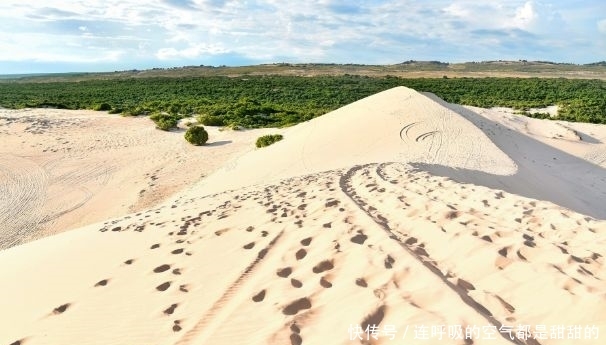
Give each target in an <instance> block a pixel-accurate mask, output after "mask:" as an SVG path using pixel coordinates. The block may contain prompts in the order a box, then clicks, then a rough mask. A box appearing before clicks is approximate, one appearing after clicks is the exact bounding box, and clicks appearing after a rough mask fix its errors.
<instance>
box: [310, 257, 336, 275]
mask: <svg viewBox="0 0 606 345" xmlns="http://www.w3.org/2000/svg"><path fill="white" fill-rule="evenodd" d="M334 267H335V266H334V264H333V261H332V260H324V261H322V262H320V263H319V264H317V265H316V266H314V268H313V269H312V270H313V272H314V273H316V274H318V273H322V272H324V271H329V270H331V269H333V268H334Z"/></svg>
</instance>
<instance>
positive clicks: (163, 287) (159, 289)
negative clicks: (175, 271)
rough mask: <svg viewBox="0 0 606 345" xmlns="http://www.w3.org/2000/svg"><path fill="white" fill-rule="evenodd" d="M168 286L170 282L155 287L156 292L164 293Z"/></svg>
mask: <svg viewBox="0 0 606 345" xmlns="http://www.w3.org/2000/svg"><path fill="white" fill-rule="evenodd" d="M170 284H171V282H165V283H162V284H160V285H158V286H156V290H158V291H166V290H168V288H169V287H170Z"/></svg>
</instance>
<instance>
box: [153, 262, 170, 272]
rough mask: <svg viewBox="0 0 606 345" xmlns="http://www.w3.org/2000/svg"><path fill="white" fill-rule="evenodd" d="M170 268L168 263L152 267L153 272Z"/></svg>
mask: <svg viewBox="0 0 606 345" xmlns="http://www.w3.org/2000/svg"><path fill="white" fill-rule="evenodd" d="M169 269H170V265H166V264H164V265H160V266H158V267H156V268H154V273H162V272H166V271H168V270H169Z"/></svg>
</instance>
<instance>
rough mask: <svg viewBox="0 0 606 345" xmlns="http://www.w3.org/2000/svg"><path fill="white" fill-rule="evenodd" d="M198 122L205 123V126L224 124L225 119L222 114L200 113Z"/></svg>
mask: <svg viewBox="0 0 606 345" xmlns="http://www.w3.org/2000/svg"><path fill="white" fill-rule="evenodd" d="M197 120H198V122H199V123H201V124H203V125H204V126H224V125H225V121H223V119H222V118H221V117H220V116H214V115H207V114H204V115H198V118H197Z"/></svg>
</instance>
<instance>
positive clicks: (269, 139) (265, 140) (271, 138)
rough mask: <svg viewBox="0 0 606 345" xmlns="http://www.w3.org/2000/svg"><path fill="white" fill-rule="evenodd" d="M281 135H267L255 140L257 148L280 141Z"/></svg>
mask: <svg viewBox="0 0 606 345" xmlns="http://www.w3.org/2000/svg"><path fill="white" fill-rule="evenodd" d="M283 138H284V137H283V136H282V134H268V135H264V136H261V137H259V138H257V144H256V145H257V147H265V146H269V145H271V144H273V143H275V142H277V141H280V140H282V139H283Z"/></svg>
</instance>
